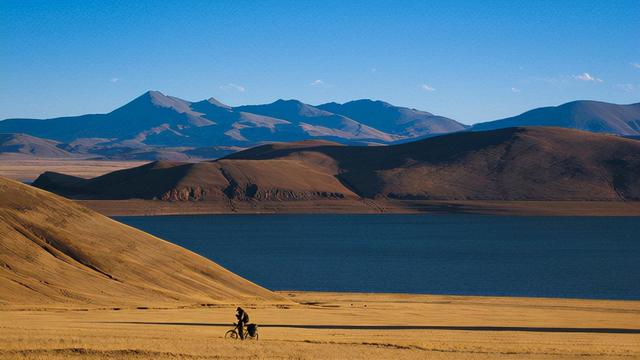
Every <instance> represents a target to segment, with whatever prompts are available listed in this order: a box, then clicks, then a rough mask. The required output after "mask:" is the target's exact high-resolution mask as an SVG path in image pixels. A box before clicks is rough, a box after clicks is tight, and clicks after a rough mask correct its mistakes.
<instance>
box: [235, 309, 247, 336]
mask: <svg viewBox="0 0 640 360" xmlns="http://www.w3.org/2000/svg"><path fill="white" fill-rule="evenodd" d="M236 319H238V334H239V335H240V339H242V340H244V327H245V326H246V325H247V324H248V323H249V314H247V312H246V311H244V309H243V308H241V307H239V306H238V308H237V309H236Z"/></svg>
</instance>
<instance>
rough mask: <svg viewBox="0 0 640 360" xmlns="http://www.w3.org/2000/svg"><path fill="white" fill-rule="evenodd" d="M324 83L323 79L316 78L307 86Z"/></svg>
mask: <svg viewBox="0 0 640 360" xmlns="http://www.w3.org/2000/svg"><path fill="white" fill-rule="evenodd" d="M323 85H324V81H322V80H320V79H318V80H313V81H312V82H311V83H310V84H309V86H323Z"/></svg>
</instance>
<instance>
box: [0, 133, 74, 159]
mask: <svg viewBox="0 0 640 360" xmlns="http://www.w3.org/2000/svg"><path fill="white" fill-rule="evenodd" d="M59 144H60V143H59V142H57V141H53V140H47V139H41V138H37V137H34V136H30V135H26V134H0V156H5V157H6V156H11V157H14V158H23V157H24V158H29V157H38V158H72V157H75V156H76V155H74V154H72V153H70V152H68V151H66V150H64V149H61V148H60V147H58V145H59Z"/></svg>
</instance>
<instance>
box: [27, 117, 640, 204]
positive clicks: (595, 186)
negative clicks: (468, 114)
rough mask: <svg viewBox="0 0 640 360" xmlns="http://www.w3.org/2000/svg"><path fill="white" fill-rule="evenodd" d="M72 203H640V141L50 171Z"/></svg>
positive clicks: (276, 150) (411, 147) (506, 132)
mask: <svg viewBox="0 0 640 360" xmlns="http://www.w3.org/2000/svg"><path fill="white" fill-rule="evenodd" d="M33 185H34V186H36V187H39V188H42V189H45V190H48V191H51V192H54V193H58V194H61V195H64V196H67V197H71V198H75V199H112V200H124V199H157V200H168V201H214V202H220V203H225V204H226V203H229V202H233V201H235V202H246V201H251V202H261V201H294V200H314V201H315V200H323V199H325V200H326V199H330V200H354V199H355V200H366V199H398V200H602V201H615V200H640V142H639V141H637V140H631V139H625V138H622V137H619V136H613V135H605V134H596V133H591V132H586V131H580V130H573V129H561V128H550V127H516V128H505V129H498V130H491V131H482V132H458V133H454V134H447V135H441V136H437V137H430V138H427V139H423V140H418V141H413V142H408V143H403V144H397V145H390V146H346V145H342V144H338V143H335V142H329V141H319V140H314V141H304V142H295V143H276V144H268V145H263V146H258V147H255V148H252V149H249V150H245V151H240V152H237V153H234V154H231V155H229V156H227V157H225V158H223V159H220V160H215V161H204V162H198V163H183V162H166V161H157V162H153V163H149V164H146V165H143V166H140V167H136V168H131V169H126V170H120V171H116V172H113V173H109V174H106V175H103V176H99V177H96V178H93V179H84V178H79V177H74V176H69V175H64V174H58V173H52V172H46V173H44V174H42V175H41V176H40V177H38V179H36V181H35V182H34V183H33Z"/></svg>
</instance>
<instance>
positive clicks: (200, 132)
mask: <svg viewBox="0 0 640 360" xmlns="http://www.w3.org/2000/svg"><path fill="white" fill-rule="evenodd" d="M365 102H366V101H365ZM372 103H373V102H372ZM377 103H378V102H375V103H374V104H377ZM384 104H385V108H386V109H388V112H387V113H393V112H394V111H395V112H396V113H398V114H402V115H400V119H399V120H398V119H396V120H393V119H392V120H389V122H387V121H386V120H385V119H379V117H380V116H381V115H380V114H378V110H379V109H378V108H376V107H365V108H361V109H360V111H359V112H358V113H357V115H358V120H355V119H352V118H349V117H348V116H345V115H343V114H338V113H332V112H329V111H326V110H323V109H320V108H317V107H314V106H311V105H308V104H304V103H302V102H300V101H297V100H278V101H275V102H273V103H270V104H263V105H247V106H239V107H231V106H228V105H225V104H223V103H221V102H219V101H217V100H216V99H213V98H210V99H208V100H202V101H197V102H191V101H186V100H183V99H179V98H177V97H173V96H168V95H164V94H162V93H160V92H158V91H149V92H146V93H144V94H143V95H141V96H139V97H137V98H136V99H134V100H132V101H131V102H129V103H127V104H125V105H123V106H122V107H120V108H117V109H115V110H113V111H112V112H110V113H108V114H88V115H82V116H72V117H61V118H54V119H47V120H39V119H6V120H3V121H0V132H5V133H25V134H29V135H31V136H36V137H41V138H45V139H52V140H51V141H57V142H60V143H63V144H61V145H60V147H62V148H64V149H65V150H66V151H69V152H72V153H79V154H91V155H97V156H102V157H106V158H112V159H169V160H186V159H189V158H198V157H199V156H203V155H206V156H210V155H218V154H219V153H221V151H218V152H207V151H205V150H202V149H211V148H214V147H217V148H218V149H222V148H223V147H226V148H227V149H233V148H234V147H241V148H247V147H250V146H255V145H259V144H262V143H266V142H274V141H280V142H282V141H300V140H308V139H327V140H335V141H338V142H341V143H348V144H353V143H358V144H363V143H374V144H388V143H393V142H397V141H406V140H407V139H411V138H417V137H422V136H427V135H431V134H435V133H442V132H450V131H459V130H462V129H464V126H463V125H461V124H459V123H457V122H455V121H454V120H451V119H446V121H445V120H443V119H445V118H442V117H438V116H433V115H431V114H429V113H427V112H420V111H418V110H409V109H405V108H396V107H394V106H392V105H390V104H387V103H384ZM345 105H346V104H345ZM394 109H397V110H394ZM387 113H385V114H382V115H385V116H386V115H387ZM443 121H444V122H446V124H444V123H443ZM374 125H380V126H381V127H383V128H384V130H381V129H378V128H376V127H375V126H374ZM396 125H397V126H396ZM188 151H194V152H192V153H191V154H190V153H189V152H188ZM229 152H230V151H223V154H222V155H226V154H228V153H229Z"/></svg>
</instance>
